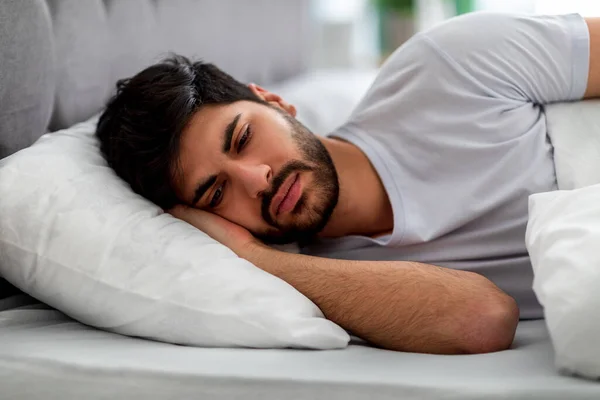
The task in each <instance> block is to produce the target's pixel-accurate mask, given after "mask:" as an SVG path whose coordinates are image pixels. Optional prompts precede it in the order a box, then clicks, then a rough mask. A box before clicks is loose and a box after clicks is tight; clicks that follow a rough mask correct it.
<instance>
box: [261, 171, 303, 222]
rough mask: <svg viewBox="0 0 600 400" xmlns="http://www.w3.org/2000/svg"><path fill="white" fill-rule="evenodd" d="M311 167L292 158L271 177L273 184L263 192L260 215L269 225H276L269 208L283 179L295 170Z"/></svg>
mask: <svg viewBox="0 0 600 400" xmlns="http://www.w3.org/2000/svg"><path fill="white" fill-rule="evenodd" d="M312 169H313V168H312V167H311V166H310V165H308V164H306V163H304V162H302V161H299V160H293V161H290V162H288V163H286V164H285V165H284V166H283V167H282V168H281V171H279V173H278V174H277V176H275V177H274V178H273V184H272V186H271V190H269V191H268V192H266V193H264V194H263V198H262V204H261V214H262V217H263V219H264V220H265V221H267V222H268V223H269V225H271V226H275V227H276V226H277V224H276V223H275V221H273V219H272V218H271V214H270V213H269V209H270V206H271V203H272V202H273V197H275V194H276V193H277V191H279V189H280V188H281V186H282V185H283V183H284V182H285V180H286V179H287V178H288V177H289V176H290V175H291V174H293V173H295V172H301V171H312Z"/></svg>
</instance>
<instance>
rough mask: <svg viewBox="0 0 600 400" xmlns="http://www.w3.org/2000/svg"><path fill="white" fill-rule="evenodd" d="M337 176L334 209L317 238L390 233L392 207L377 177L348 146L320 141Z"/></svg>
mask: <svg viewBox="0 0 600 400" xmlns="http://www.w3.org/2000/svg"><path fill="white" fill-rule="evenodd" d="M320 140H321V141H322V142H323V144H324V145H325V148H327V151H329V154H330V155H331V158H332V160H333V164H334V165H335V168H336V170H337V173H338V179H339V184H340V194H339V199H338V203H337V206H336V208H335V210H334V211H333V214H332V215H331V218H330V220H329V222H328V223H327V225H326V226H325V228H324V229H323V230H322V231H321V233H320V234H319V236H321V237H339V236H346V235H353V234H354V235H366V236H376V235H379V234H384V233H387V232H389V231H391V230H392V228H393V226H394V221H393V215H392V207H391V204H390V201H389V198H388V195H387V193H386V191H385V188H384V187H383V183H382V182H381V179H380V178H379V175H378V174H377V172H376V171H375V168H373V165H371V162H370V161H369V159H368V158H367V156H365V154H364V153H363V152H362V151H361V150H360V149H359V148H358V147H356V146H354V145H353V144H351V143H348V142H345V141H342V140H338V139H331V138H320Z"/></svg>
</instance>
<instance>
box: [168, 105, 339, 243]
mask: <svg viewBox="0 0 600 400" xmlns="http://www.w3.org/2000/svg"><path fill="white" fill-rule="evenodd" d="M286 106H287V104H285V103H284V107H286ZM292 109H293V108H292ZM180 146H181V147H180V160H179V177H180V178H179V179H178V182H177V183H176V189H177V191H178V196H179V197H180V198H181V199H182V200H183V201H184V202H185V203H186V204H189V205H192V206H194V207H196V208H201V209H204V210H207V211H211V212H214V213H215V214H218V215H220V216H222V217H224V218H226V219H228V220H229V221H231V222H234V223H236V224H238V225H241V226H243V227H245V228H246V229H248V230H250V231H251V232H252V233H253V234H254V235H256V236H257V237H259V238H261V239H262V240H264V241H266V242H269V243H288V242H293V241H305V240H308V239H309V238H310V237H312V236H314V235H315V234H317V233H318V232H319V231H320V230H322V229H323V228H324V227H325V225H326V224H327V221H328V220H329V217H330V216H331V214H332V212H333V209H334V208H335V206H336V204H337V200H338V195H339V185H338V178H337V173H336V170H335V167H334V165H333V162H332V161H331V157H330V156H329V153H328V152H327V150H326V149H325V147H324V146H323V144H322V143H321V141H320V140H319V139H318V138H317V137H316V136H315V135H313V134H312V133H311V132H310V131H308V129H306V128H305V127H304V126H303V125H302V124H300V122H298V121H297V120H296V119H295V118H294V117H293V116H292V115H290V114H289V113H288V110H286V109H285V108H281V107H280V106H279V104H273V105H271V106H267V105H264V104H259V103H254V102H249V101H239V102H235V103H232V104H228V105H210V106H204V107H202V108H201V109H200V110H199V111H198V112H196V114H195V115H194V116H193V117H192V120H191V121H190V124H189V125H188V127H187V128H186V129H185V131H184V132H183V134H182V137H181V144H180Z"/></svg>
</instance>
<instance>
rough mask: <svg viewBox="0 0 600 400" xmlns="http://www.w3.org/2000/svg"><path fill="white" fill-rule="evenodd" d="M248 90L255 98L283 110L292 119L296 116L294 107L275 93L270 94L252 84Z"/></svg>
mask: <svg viewBox="0 0 600 400" xmlns="http://www.w3.org/2000/svg"><path fill="white" fill-rule="evenodd" d="M248 88H249V89H250V90H251V91H252V93H254V94H255V95H256V96H258V97H259V98H260V99H262V100H264V101H266V102H267V103H269V104H271V105H272V106H275V107H279V108H281V109H283V110H285V111H286V112H287V113H288V114H290V115H291V116H292V117H295V116H296V107H294V106H293V105H291V104H290V103H288V102H286V101H285V100H283V99H282V98H281V96H279V95H277V94H275V93H271V92H269V91H268V90H267V89H264V88H262V87H260V86H258V85H257V84H254V83H251V84H249V85H248Z"/></svg>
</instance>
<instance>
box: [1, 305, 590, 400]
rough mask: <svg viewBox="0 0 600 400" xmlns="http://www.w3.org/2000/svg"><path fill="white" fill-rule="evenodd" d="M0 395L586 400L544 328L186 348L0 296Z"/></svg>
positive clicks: (540, 324) (25, 398)
mask: <svg viewBox="0 0 600 400" xmlns="http://www.w3.org/2000/svg"><path fill="white" fill-rule="evenodd" d="M0 398H1V399H22V400H29V399H44V400H50V399H61V400H63V399H84V398H85V399H111V400H112V399H133V398H140V399H145V400H151V399H190V398H195V399H245V400H246V399H261V400H270V399H277V400H282V399H289V400H304V399H311V400H313V399H328V400H337V399H340V400H341V399H343V400H358V399H361V400H362V399H369V400H374V399H407V400H410V399H420V400H423V399H461V400H468V399H544V400H550V399H561V400H564V399H570V400H577V399H598V398H600V383H596V382H591V381H586V380H582V379H578V378H573V377H567V376H561V375H559V374H558V373H557V372H556V371H555V369H554V366H553V352H552V347H551V344H550V342H549V338H548V334H547V331H546V328H545V325H544V321H523V322H521V323H520V325H519V328H518V330H517V336H516V340H515V343H514V346H513V348H512V349H510V350H507V351H503V352H499V353H494V354H483V355H465V356H439V355H426V354H412V353H399V352H393V351H388V350H382V349H377V348H374V347H370V346H368V345H367V344H366V343H364V342H362V341H360V340H358V339H357V338H355V339H353V341H352V343H351V344H350V346H349V347H348V348H347V349H344V350H333V351H312V350H292V349H279V350H275V349H273V350H256V349H239V348H238V349H220V348H192V347H183V346H176V345H171V344H166V343H158V342H152V341H148V340H143V339H137V338H130V337H124V336H120V335H117V334H113V333H109V332H104V331H100V330H97V329H94V328H91V327H88V326H84V325H82V324H80V323H77V322H75V321H73V320H71V319H69V318H67V317H66V316H64V315H63V314H61V313H60V312H58V311H56V310H53V309H50V308H49V307H48V306H45V305H43V304H40V303H38V302H37V301H35V300H34V299H32V298H31V297H28V296H26V295H17V296H12V297H9V298H6V299H3V300H0Z"/></svg>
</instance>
